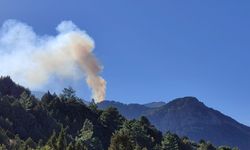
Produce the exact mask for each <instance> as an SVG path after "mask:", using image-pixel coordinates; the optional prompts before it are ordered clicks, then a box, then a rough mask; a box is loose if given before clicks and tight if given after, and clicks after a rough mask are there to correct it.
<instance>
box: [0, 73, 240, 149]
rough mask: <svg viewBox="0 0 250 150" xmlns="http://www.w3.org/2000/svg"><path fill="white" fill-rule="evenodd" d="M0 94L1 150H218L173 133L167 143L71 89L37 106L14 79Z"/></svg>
mask: <svg viewBox="0 0 250 150" xmlns="http://www.w3.org/2000/svg"><path fill="white" fill-rule="evenodd" d="M0 93H1V95H0V110H1V111H0V150H7V149H8V150H31V149H37V150H104V149H105V150H106V149H109V150H216V148H215V147H214V146H213V145H212V144H211V143H208V142H206V141H205V140H203V141H201V142H200V143H194V142H192V141H190V140H189V139H188V138H187V137H183V138H179V137H178V136H177V135H175V134H172V133H170V132H168V133H166V134H165V135H164V137H163V136H162V133H161V132H160V131H159V130H157V129H156V128H155V127H154V126H153V125H151V123H150V121H149V120H148V119H147V118H146V117H144V116H142V117H141V118H140V119H138V120H126V119H125V118H124V117H123V116H122V115H120V113H119V112H118V110H117V109H116V108H114V107H110V108H108V109H106V110H104V111H102V110H98V108H97V105H96V104H95V103H91V105H90V106H89V107H87V106H86V105H84V104H83V103H82V102H80V99H79V98H77V97H76V95H75V91H74V90H73V89H72V88H71V87H69V88H65V89H64V90H63V92H62V94H61V95H60V96H59V97H58V96H57V95H56V94H51V93H50V92H47V93H46V94H45V95H44V96H43V97H42V99H41V101H38V100H37V99H36V98H35V97H33V96H31V95H30V92H29V90H27V89H25V88H23V87H21V86H19V85H15V84H14V83H13V81H12V80H11V79H10V78H7V79H5V78H0ZM63 127H67V130H66V128H63ZM19 135H20V136H19ZM43 141H44V142H43ZM217 149H218V150H231V148H230V147H225V146H221V147H218V148H217ZM233 150H237V148H233Z"/></svg>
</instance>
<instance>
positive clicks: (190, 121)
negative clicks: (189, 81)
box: [98, 97, 250, 149]
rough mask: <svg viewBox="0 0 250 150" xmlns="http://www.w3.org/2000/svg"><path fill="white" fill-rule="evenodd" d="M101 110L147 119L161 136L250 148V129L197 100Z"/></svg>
mask: <svg viewBox="0 0 250 150" xmlns="http://www.w3.org/2000/svg"><path fill="white" fill-rule="evenodd" d="M98 106H99V108H101V109H104V108H107V107H109V106H113V107H116V108H118V110H119V111H120V112H121V114H122V115H124V116H125V117H127V118H128V119H133V118H138V117H140V116H146V117H147V118H149V120H150V121H151V122H152V124H154V125H155V126H156V127H157V128H158V129H160V130H161V131H162V132H166V131H171V132H174V133H177V134H178V135H181V136H188V137H190V138H191V139H193V140H195V141H199V140H200V139H205V140H209V141H211V142H213V143H215V144H217V145H231V146H235V145H239V146H240V148H241V149H248V148H249V147H250V127H247V126H245V125H243V124H240V123H238V122H237V121H235V120H234V119H232V118H230V117H228V116H226V115H224V114H222V113H221V112H219V111H217V110H214V109H212V108H209V107H207V106H206V105H204V104H203V103H202V102H200V101H199V100H198V99H196V98H195V97H184V98H178V99H175V100H173V101H171V102H169V103H167V104H165V105H160V106H159V107H147V106H145V105H139V104H122V103H119V102H114V101H104V102H102V103H99V104H98Z"/></svg>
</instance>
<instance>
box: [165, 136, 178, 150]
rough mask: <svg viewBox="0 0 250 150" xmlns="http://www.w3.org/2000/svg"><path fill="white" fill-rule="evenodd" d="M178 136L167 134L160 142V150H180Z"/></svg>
mask: <svg viewBox="0 0 250 150" xmlns="http://www.w3.org/2000/svg"><path fill="white" fill-rule="evenodd" d="M178 139H179V138H178V136H176V135H173V134H171V133H170V132H167V133H166V135H165V136H164V138H163V140H162V143H161V144H162V150H180V148H179V142H178Z"/></svg>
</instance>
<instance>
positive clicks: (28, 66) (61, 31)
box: [0, 20, 106, 102]
mask: <svg viewBox="0 0 250 150" xmlns="http://www.w3.org/2000/svg"><path fill="white" fill-rule="evenodd" d="M56 29H57V31H58V34H57V35H56V36H49V35H44V36H39V35H37V34H36V33H35V32H34V31H33V29H32V27H30V26H28V25H27V24H25V23H22V22H18V21H16V20H7V21H5V22H4V23H3V25H2V27H1V29H0V74H1V75H4V76H6V75H9V76H11V77H12V78H13V79H14V80H15V81H17V82H18V83H20V84H23V85H25V86H28V87H29V88H31V89H36V88H38V87H43V86H44V85H46V84H49V82H50V81H51V80H50V79H51V78H52V77H58V78H61V79H73V80H79V79H82V78H85V80H86V83H87V84H88V86H89V87H90V89H91V90H92V97H93V98H94V99H95V101H96V102H100V101H102V100H104V99H105V91H106V81H105V80H104V79H103V78H102V77H101V76H100V72H101V71H102V68H103V67H102V66H101V65H100V64H99V62H98V60H97V59H96V57H95V56H94V54H93V53H92V52H93V49H94V41H93V39H92V38H91V37H89V35H87V33H86V32H85V31H82V30H80V29H79V28H78V27H77V26H76V25H74V24H73V23H72V22H71V21H63V22H61V23H60V24H59V25H58V26H57V28H56Z"/></svg>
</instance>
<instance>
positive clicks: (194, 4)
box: [0, 0, 250, 126]
mask: <svg viewBox="0 0 250 150" xmlns="http://www.w3.org/2000/svg"><path fill="white" fill-rule="evenodd" d="M8 19H16V20H19V21H21V22H24V23H26V24H28V25H30V26H32V27H33V29H34V31H35V32H36V33H38V34H39V35H55V34H56V30H55V28H56V26H57V25H58V24H59V23H60V22H61V21H63V20H71V21H72V22H74V23H75V24H76V25H77V26H78V27H79V28H80V29H81V30H85V31H86V32H87V33H88V34H89V35H90V36H91V37H92V38H93V39H94V41H95V46H96V47H95V49H94V54H95V55H96V57H97V58H98V59H99V61H100V62H101V63H102V65H103V66H104V69H103V71H102V74H101V75H102V76H103V77H104V79H106V81H107V93H106V99H108V100H116V101H120V102H123V103H147V102H152V101H165V102H168V101H170V100H172V99H174V98H178V97H184V96H195V97H197V98H198V99H199V100H200V101H202V102H203V103H205V104H206V105H207V106H209V107H212V108H214V109H217V110H219V111H221V112H222V113H224V114H226V115H229V116H231V117H232V118H234V119H236V120H237V121H239V122H241V123H244V124H246V125H248V126H250V115H249V114H250V109H249V107H250V94H249V92H250V59H249V56H250V2H249V1H244V0H243V1H235V0H220V1H218V0H210V1H198V0H189V1H176V0H156V1H152V0H126V1H118V0H105V1H103V0H73V1H62V0H53V1H51V0H43V1H33V0H22V1H18V0H1V1H0V24H3V23H4V22H5V21H6V20H8ZM59 82H63V85H70V86H72V87H73V88H75V89H76V91H77V93H78V94H79V95H80V96H82V97H84V98H85V99H90V96H91V91H90V89H89V88H88V87H87V85H86V83H85V81H80V82H71V81H59ZM58 87H59V86H57V85H50V87H47V88H48V89H57V88H58ZM247 114H248V115H247Z"/></svg>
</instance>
